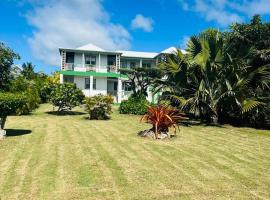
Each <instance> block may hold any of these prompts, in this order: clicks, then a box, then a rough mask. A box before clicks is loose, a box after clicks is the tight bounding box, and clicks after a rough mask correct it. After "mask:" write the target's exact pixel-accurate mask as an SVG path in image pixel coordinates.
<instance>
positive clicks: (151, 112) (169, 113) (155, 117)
mask: <svg viewBox="0 0 270 200" xmlns="http://www.w3.org/2000/svg"><path fill="white" fill-rule="evenodd" d="M183 119H187V118H186V117H184V114H183V113H180V112H179V110H177V109H175V108H173V107H170V106H164V105H158V106H152V107H149V108H148V111H147V113H146V114H145V115H144V116H143V117H142V118H141V121H145V122H146V123H149V124H152V129H151V130H152V131H154V133H155V138H156V139H158V135H159V134H160V133H168V132H169V128H171V127H172V128H174V133H175V134H176V127H177V124H178V123H179V122H180V121H181V120H183Z"/></svg>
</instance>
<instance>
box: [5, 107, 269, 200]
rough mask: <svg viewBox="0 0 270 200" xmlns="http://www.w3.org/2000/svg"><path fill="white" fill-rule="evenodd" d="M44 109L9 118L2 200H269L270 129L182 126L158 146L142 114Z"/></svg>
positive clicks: (158, 143) (158, 142)
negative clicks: (105, 116) (101, 116)
mask: <svg viewBox="0 0 270 200" xmlns="http://www.w3.org/2000/svg"><path fill="white" fill-rule="evenodd" d="M50 110H52V108H51V107H50V106H49V105H42V106H41V107H40V108H39V109H38V110H37V111H36V112H34V113H33V114H32V115H29V116H20V117H9V118H8V121H7V124H6V129H8V134H9V137H7V138H6V139H5V140H3V141H0V155H1V156H0V199H2V200H5V199H100V200H101V199H102V200H103V199H123V200H128V199H138V200H140V199H162V200H163V199H229V198H231V199H267V198H270V134H269V131H263V130H255V129H251V128H234V127H231V126H223V127H206V126H191V127H181V132H180V133H178V136H177V137H176V138H173V139H170V140H164V141H154V140H150V139H145V138H140V137H138V136H137V135H136V133H137V132H138V131H140V130H143V129H145V128H147V127H148V125H146V124H142V123H140V122H139V119H140V117H138V116H128V115H119V114H118V113H117V111H115V112H114V114H113V115H112V119H111V120H109V121H89V120H86V119H85V117H86V116H87V115H85V114H80V113H77V115H67V116H55V115H52V114H49V113H47V111H50Z"/></svg>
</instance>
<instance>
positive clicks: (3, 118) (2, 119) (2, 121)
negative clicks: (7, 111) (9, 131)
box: [0, 116, 7, 130]
mask: <svg viewBox="0 0 270 200" xmlns="http://www.w3.org/2000/svg"><path fill="white" fill-rule="evenodd" d="M6 120H7V116H1V117H0V130H2V129H4V127H5V123H6Z"/></svg>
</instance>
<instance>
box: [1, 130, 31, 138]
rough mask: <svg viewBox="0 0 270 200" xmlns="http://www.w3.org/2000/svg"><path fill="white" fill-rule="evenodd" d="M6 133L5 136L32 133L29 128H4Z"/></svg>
mask: <svg viewBox="0 0 270 200" xmlns="http://www.w3.org/2000/svg"><path fill="white" fill-rule="evenodd" d="M5 131H6V133H7V135H6V136H7V137H16V136H21V135H28V134H30V133H32V131H31V130H25V129H5Z"/></svg>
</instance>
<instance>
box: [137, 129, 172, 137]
mask: <svg viewBox="0 0 270 200" xmlns="http://www.w3.org/2000/svg"><path fill="white" fill-rule="evenodd" d="M138 136H141V137H148V138H152V139H155V132H154V131H153V130H152V129H147V130H144V131H140V132H139V133H138ZM168 137H169V134H168V133H166V132H162V133H161V134H158V139H165V138H168Z"/></svg>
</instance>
